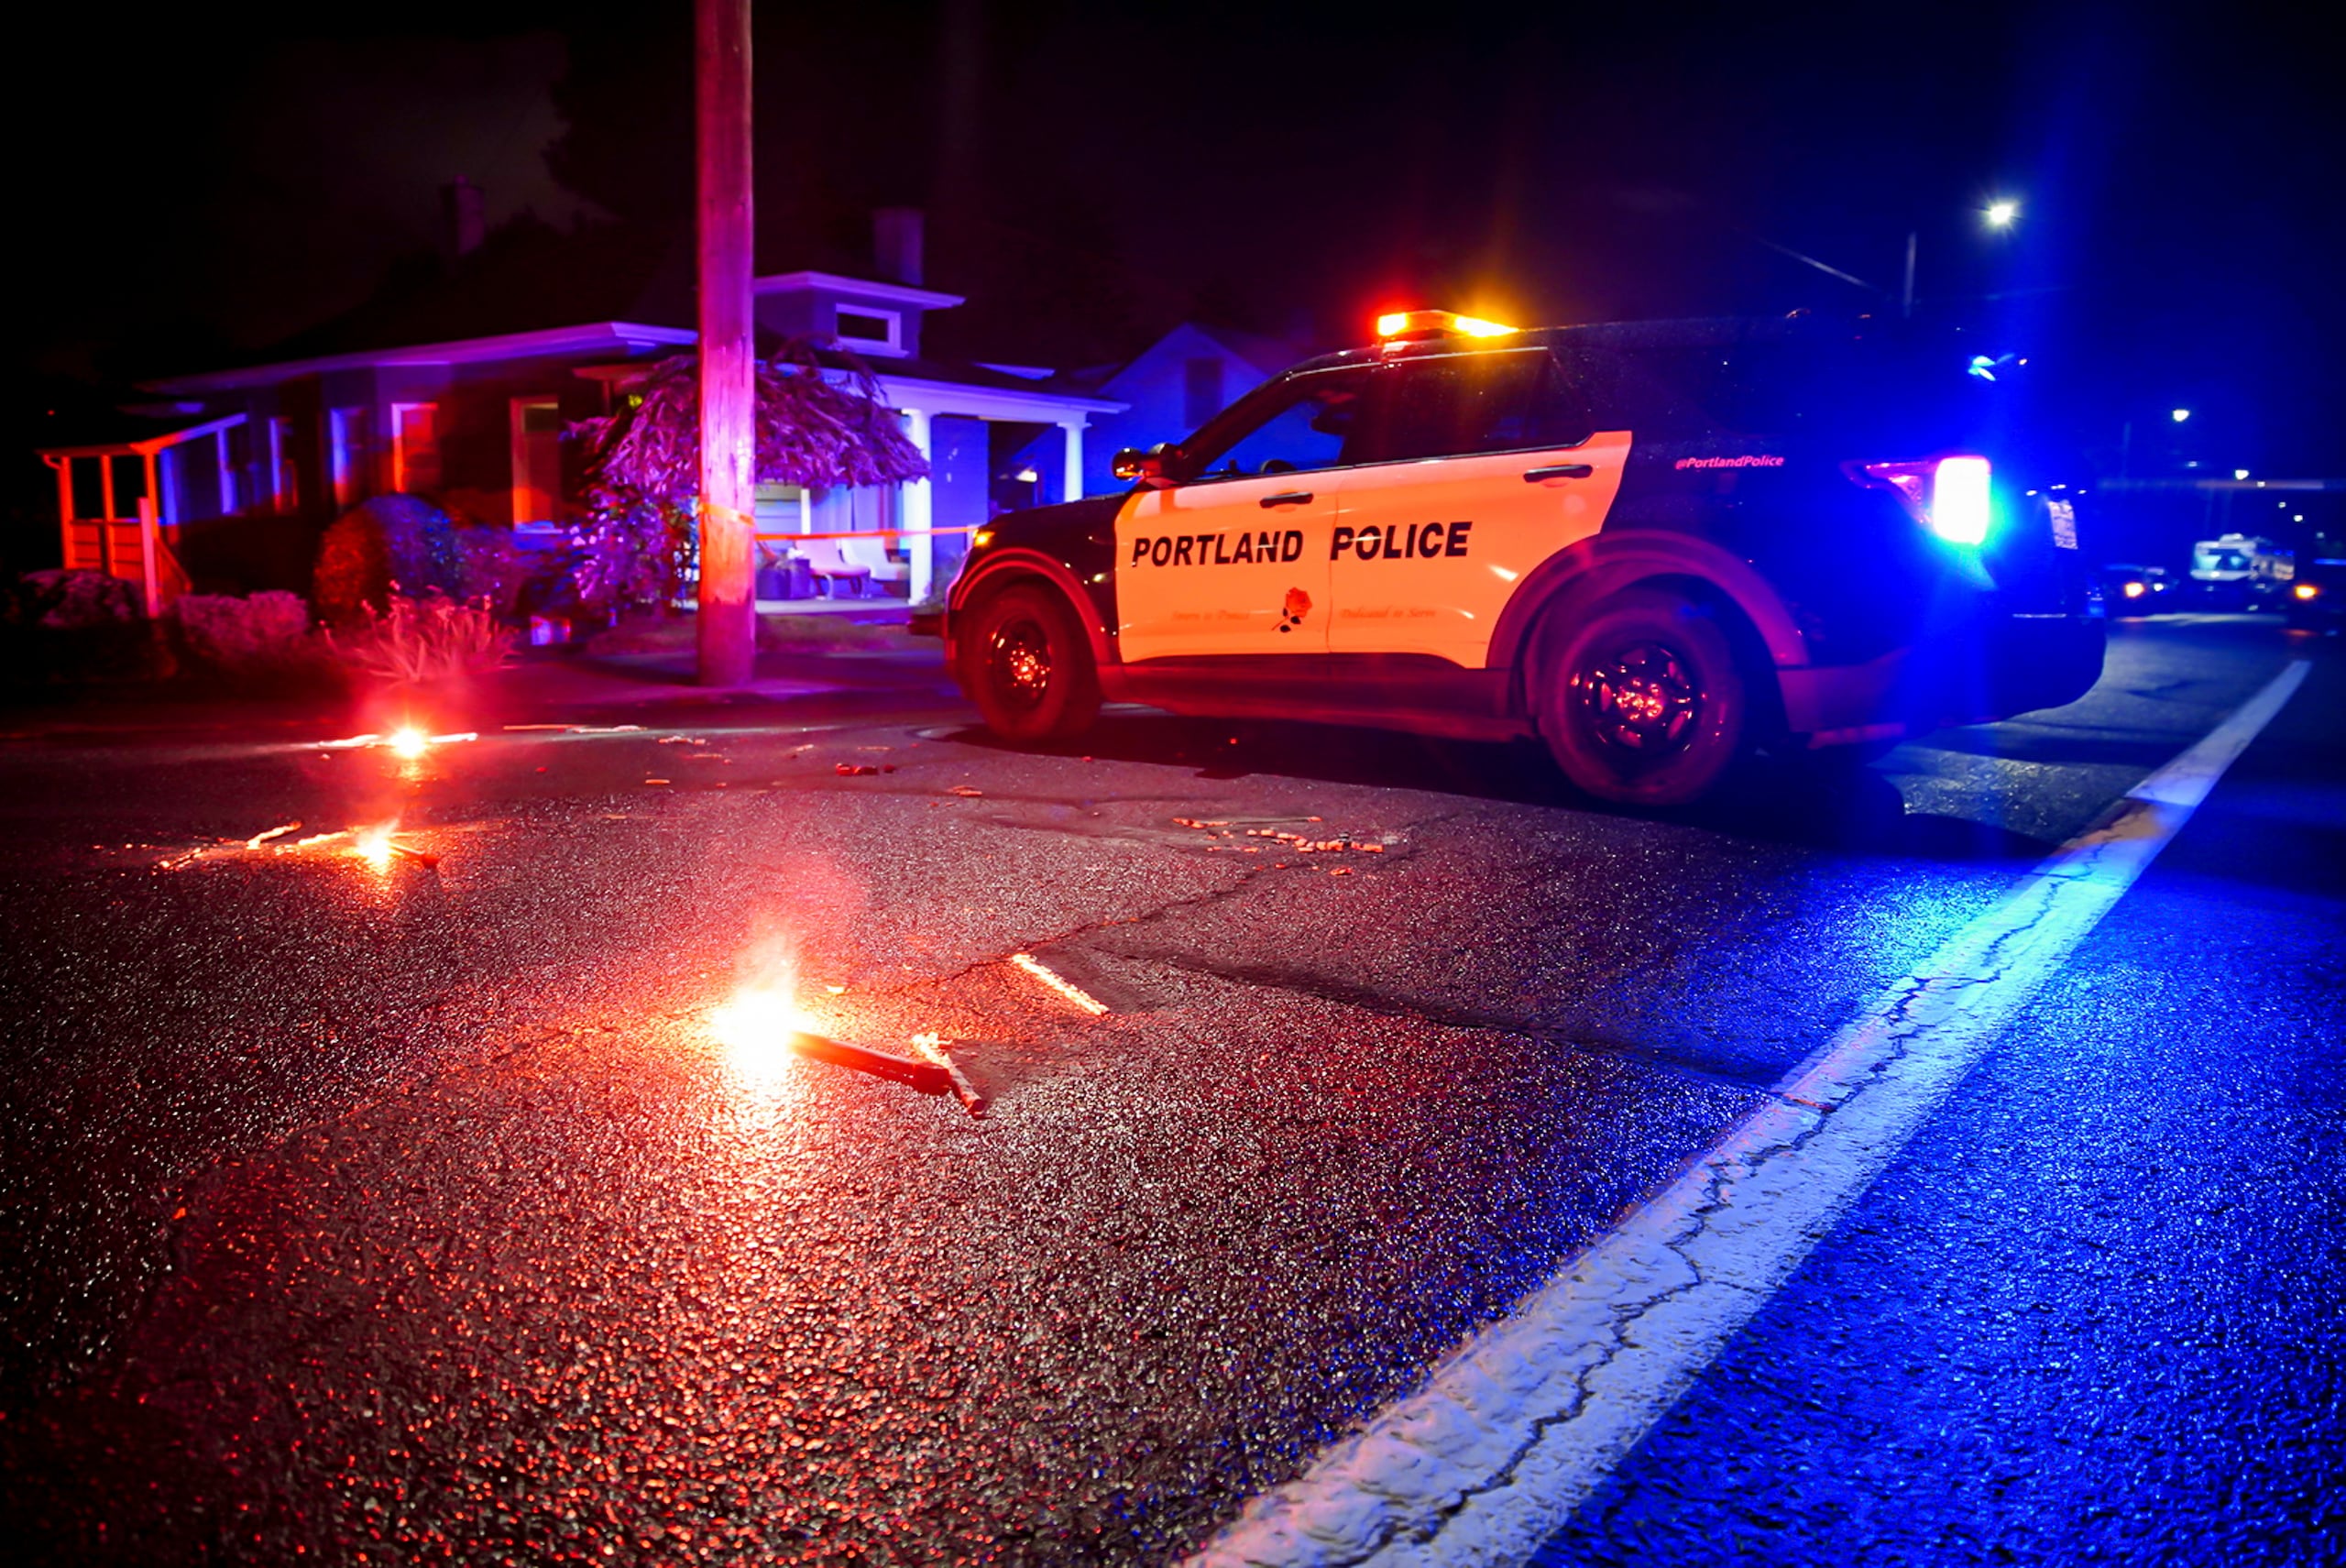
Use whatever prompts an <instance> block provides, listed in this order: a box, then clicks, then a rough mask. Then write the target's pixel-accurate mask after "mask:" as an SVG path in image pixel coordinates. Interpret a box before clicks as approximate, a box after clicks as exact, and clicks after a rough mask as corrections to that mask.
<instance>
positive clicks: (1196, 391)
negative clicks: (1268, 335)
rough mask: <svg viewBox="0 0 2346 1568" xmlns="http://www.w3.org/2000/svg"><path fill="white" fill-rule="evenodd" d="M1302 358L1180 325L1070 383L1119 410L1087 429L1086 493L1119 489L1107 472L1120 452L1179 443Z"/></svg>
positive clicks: (1244, 338)
mask: <svg viewBox="0 0 2346 1568" xmlns="http://www.w3.org/2000/svg"><path fill="white" fill-rule="evenodd" d="M1307 353H1308V351H1307V350H1304V349H1300V348H1296V347H1292V346H1288V345H1281V344H1277V343H1274V342H1271V341H1269V340H1266V339H1263V338H1257V337H1254V336H1252V335H1250V334H1242V333H1237V332H1233V331H1231V330H1229V329H1227V328H1222V327H1207V326H1200V325H1199V324H1197V323H1193V322H1184V323H1181V324H1180V325H1178V326H1176V327H1175V328H1173V330H1172V331H1170V332H1168V333H1167V334H1165V335H1164V336H1163V337H1160V338H1158V339H1157V341H1156V342H1155V343H1153V344H1151V345H1149V346H1148V347H1146V349H1143V350H1142V351H1141V352H1140V353H1139V354H1137V355H1135V356H1133V357H1132V358H1131V359H1128V360H1126V361H1125V362H1124V363H1123V364H1122V365H1117V366H1113V367H1102V368H1101V369H1096V370H1091V371H1086V372H1080V373H1079V374H1077V375H1075V376H1071V377H1069V381H1070V383H1071V384H1074V385H1077V386H1082V387H1087V388H1089V389H1091V391H1092V392H1093V393H1094V395H1096V396H1098V397H1101V398H1103V399H1107V400H1112V401H1113V402H1116V403H1119V404H1121V405H1123V406H1122V407H1121V408H1118V409H1115V410H1113V411H1106V412H1102V413H1101V414H1100V415H1098V416H1097V417H1095V418H1094V419H1093V420H1092V422H1091V431H1092V440H1091V444H1090V445H1089V447H1088V448H1087V450H1086V453H1085V457H1084V474H1083V478H1084V483H1083V493H1084V494H1086V495H1105V494H1108V493H1110V492H1111V491H1113V490H1115V489H1120V488H1123V487H1124V481H1123V480H1120V479H1118V478H1117V477H1115V474H1114V471H1113V468H1112V467H1111V464H1112V463H1113V460H1114V457H1115V455H1116V452H1117V450H1118V449H1119V448H1121V447H1126V446H1134V447H1139V448H1142V449H1144V450H1146V448H1148V447H1151V446H1154V445H1156V444H1157V443H1158V442H1161V441H1178V440H1180V439H1181V438H1182V437H1183V436H1185V435H1187V434H1189V433H1190V432H1191V431H1193V430H1195V429H1197V428H1198V427H1199V426H1200V425H1201V424H1203V423H1205V422H1206V421H1207V420H1209V419H1211V418H1212V417H1213V416H1214V415H1215V414H1217V413H1220V412H1221V411H1222V410H1223V409H1225V408H1227V407H1229V406H1230V405H1231V404H1232V403H1234V402H1236V401H1237V400H1239V399H1240V398H1241V397H1244V395H1245V394H1246V393H1248V392H1251V391H1253V390H1254V389H1255V388H1256V387H1259V386H1261V385H1262V384H1263V383H1264V382H1265V381H1267V380H1269V379H1270V378H1272V377H1273V376H1276V375H1277V374H1278V373H1279V372H1280V371H1282V370H1284V369H1286V368H1287V367H1288V366H1289V365H1292V364H1294V363H1295V362H1296V361H1298V360H1299V359H1302V358H1304V357H1306V355H1307Z"/></svg>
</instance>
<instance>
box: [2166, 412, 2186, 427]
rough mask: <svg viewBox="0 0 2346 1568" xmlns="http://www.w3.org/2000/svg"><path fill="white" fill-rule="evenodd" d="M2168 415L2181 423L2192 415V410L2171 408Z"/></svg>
mask: <svg viewBox="0 0 2346 1568" xmlns="http://www.w3.org/2000/svg"><path fill="white" fill-rule="evenodd" d="M2166 417H2167V418H2169V419H2171V420H2173V421H2175V422H2176V423H2177V424H2181V423H2182V422H2184V421H2185V420H2187V419H2189V418H2190V417H2191V411H2190V410H2189V409H2170V410H2168V411H2167V416H2166Z"/></svg>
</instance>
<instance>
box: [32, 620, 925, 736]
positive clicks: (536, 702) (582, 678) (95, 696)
mask: <svg viewBox="0 0 2346 1568" xmlns="http://www.w3.org/2000/svg"><path fill="white" fill-rule="evenodd" d="M814 602H820V603H821V604H822V605H823V606H824V609H820V610H813V611H812V612H811V613H810V612H809V609H810V606H809V604H807V603H792V604H791V608H790V609H787V610H785V611H779V612H766V613H761V614H760V615H759V617H758V654H757V660H756V663H755V666H754V671H753V674H754V678H753V679H752V680H751V682H750V683H749V684H748V685H743V686H736V687H716V686H704V685H700V684H699V682H698V680H697V678H696V676H697V666H698V663H699V653H698V649H697V646H696V641H695V624H694V622H693V620H692V619H691V618H690V617H688V616H680V617H678V618H676V619H675V620H669V621H663V622H659V623H656V624H654V625H652V626H649V627H642V628H630V629H627V630H625V631H624V632H623V633H620V634H611V633H606V634H605V635H604V636H603V637H602V638H600V639H597V640H595V641H593V642H591V643H590V644H589V645H587V646H584V647H581V646H573V647H567V648H523V649H521V650H519V651H518V652H517V653H516V655H515V659H514V662H513V663H512V664H511V665H510V666H509V667H508V668H505V669H502V670H499V671H496V672H494V673H492V674H486V675H482V676H479V677H477V678H476V679H475V680H473V681H472V682H470V683H469V684H468V685H466V687H464V688H462V689H461V690H460V691H458V692H455V693H449V694H443V695H444V697H453V698H454V700H453V701H451V702H449V703H448V705H447V706H448V707H449V709H450V710H449V711H448V712H446V713H444V714H442V715H436V716H434V717H433V719H432V722H433V723H435V724H439V725H441V726H442V727H443V728H447V729H489V728H493V727H495V726H497V725H500V724H519V723H532V722H550V721H554V720H557V719H560V720H570V721H575V722H587V721H595V720H598V719H599V720H602V721H606V722H613V723H641V724H645V725H647V726H649V725H652V724H656V723H658V722H660V721H661V720H660V718H659V717H658V716H659V715H660V713H661V712H662V711H663V710H679V717H678V720H677V721H678V722H688V721H706V720H707V719H708V718H716V717H718V716H723V717H726V718H730V719H732V720H734V721H736V722H740V721H756V720H760V719H764V718H779V717H780V716H779V715H776V714H775V713H774V712H773V710H774V709H775V708H776V707H780V706H783V705H788V706H789V707H792V708H793V709H794V710H795V711H794V713H793V714H792V717H793V718H795V717H798V716H800V715H806V716H808V717H812V716H815V715H817V714H819V715H822V716H825V717H829V716H832V715H835V714H840V713H846V714H854V715H857V716H870V717H878V716H879V715H880V714H882V713H883V712H887V711H890V710H901V711H915V710H926V709H938V710H948V709H953V708H956V707H959V705H960V702H961V698H960V696H959V691H958V689H957V688H956V687H955V686H954V684H953V681H952V677H951V676H950V675H949V674H948V673H947V672H946V669H945V660H944V645H943V644H942V643H940V642H939V641H937V639H935V638H932V637H915V636H913V635H912V634H911V633H909V632H908V631H906V630H904V622H905V619H906V616H907V613H908V611H907V608H906V606H905V605H904V601H903V600H901V599H896V600H886V599H869V600H861V601H858V600H852V599H850V600H843V601H828V600H826V601H814ZM379 700H380V696H379V694H373V693H368V692H367V691H349V692H328V691H315V690H312V691H305V692H300V693H290V692H289V693H281V694H274V695H271V694H264V693H251V694H243V693H236V692H230V691H202V690H197V689H192V688H187V687H181V686H173V685H164V684H152V683H125V684H122V685H88V686H82V687H78V688H74V687H57V688H51V689H28V690H19V691H0V740H30V739H37V738H59V737H65V736H89V737H95V736H101V735H125V734H138V735H143V736H145V737H147V738H149V739H154V738H160V737H163V736H178V737H182V738H186V737H192V736H197V735H204V736H213V735H217V734H220V733H222V732H232V733H237V734H243V735H247V736H259V735H270V736H274V735H279V734H283V733H288V732H291V733H299V734H304V735H308V734H314V733H324V734H342V733H355V732H356V731H357V730H360V729H370V728H375V727H377V721H378V719H379V718H380V717H381V716H380V712H379V710H378V706H377V705H378V702H379Z"/></svg>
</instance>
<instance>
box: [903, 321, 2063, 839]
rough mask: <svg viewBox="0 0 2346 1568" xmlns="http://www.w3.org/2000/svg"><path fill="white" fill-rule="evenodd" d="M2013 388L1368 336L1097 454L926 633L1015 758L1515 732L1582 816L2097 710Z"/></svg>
mask: <svg viewBox="0 0 2346 1568" xmlns="http://www.w3.org/2000/svg"><path fill="white" fill-rule="evenodd" d="M2011 370H2012V361H2011V360H2010V359H2009V358H2006V359H2003V360H1990V359H1989V358H1987V357H1986V356H1975V355H1971V354H1969V353H1968V349H1967V347H1966V345H1961V344H1958V343H1957V342H1955V341H1954V340H1952V339H1949V338H1941V337H1924V336H1916V335H1914V334H1909V333H1906V332H1905V331H1903V330H1902V329H1901V328H1899V327H1897V326H1883V325H1880V324H1877V323H1872V322H1870V321H1863V320H1861V321H1858V322H1843V323H1837V324H1836V323H1827V322H1825V321H1822V320H1818V319H1815V318H1812V317H1805V316H1798V317H1793V318H1788V319H1785V320H1781V321H1700V322H1664V323H1616V324H1608V325H1592V326H1573V327H1559V328H1552V329H1548V330H1539V331H1518V330H1515V329H1512V328H1507V327H1503V326H1499V325H1496V323H1488V322H1481V321H1476V320H1474V319H1471V318H1467V317H1462V316H1456V315H1453V314H1450V313H1446V312H1430V311H1429V312H1412V313H1406V314H1402V315H1396V316H1387V317H1384V318H1381V319H1380V320H1379V322H1378V336H1377V341H1376V342H1375V343H1374V344H1372V345H1369V346H1367V347H1365V348H1359V349H1353V350H1349V351H1346V352H1344V353H1341V354H1333V355H1329V356H1324V357H1322V358H1318V359H1313V360H1310V361H1309V362H1307V363H1305V364H1302V365H1299V366H1297V367H1295V368H1294V369H1292V370H1289V371H1288V372H1287V373H1286V374H1284V375H1282V376H1279V377H1277V378H1274V379H1273V380H1271V381H1268V382H1266V383H1265V384H1264V385H1263V386H1261V387H1259V388H1257V389H1255V390H1254V391H1253V392H1251V393H1249V394H1247V395H1246V396H1245V397H1244V398H1242V399H1241V400H1238V401H1237V402H1236V403H1233V405H1232V406H1231V407H1230V408H1228V409H1226V410H1224V411H1222V413H1221V414H1219V415H1217V416H1215V417H1214V418H1213V419H1212V420H1211V421H1209V422H1207V423H1206V424H1205V425H1204V426H1203V427H1202V428H1201V429H1200V430H1198V431H1197V432H1196V433H1194V434H1192V435H1190V436H1189V437H1188V438H1187V439H1186V440H1184V441H1181V442H1180V443H1178V444H1168V445H1164V446H1160V447H1157V448H1156V449H1154V450H1152V451H1149V452H1146V453H1142V452H1135V451H1129V450H1128V451H1125V452H1122V453H1119V454H1118V455H1117V458H1116V472H1117V474H1118V476H1119V477H1124V478H1130V479H1134V480H1135V481H1137V482H1136V484H1135V487H1134V488H1133V489H1132V490H1131V491H1130V492H1128V493H1126V494H1123V495H1117V496H1109V497H1101V498H1094V499H1082V500H1076V501H1070V502H1068V503H1066V504H1064V505H1058V506H1046V507H1040V508H1036V509H1035V510H1030V511H1022V512H1016V513H1012V514H1009V515H1006V516H1004V517H1002V518H1000V519H997V520H996V521H994V523H993V524H992V525H991V526H990V527H988V528H985V529H982V530H981V531H979V532H977V533H976V534H975V535H973V536H972V539H971V547H970V554H969V555H968V556H967V558H966V559H965V560H964V562H963V563H962V566H961V569H960V572H959V576H957V577H956V578H955V580H954V582H953V585H952V587H951V589H950V591H949V593H948V597H947V598H946V601H945V605H944V609H943V613H942V615H941V616H938V615H932V616H929V617H926V618H924V621H925V624H926V625H927V626H928V627H929V628H930V629H931V630H940V631H941V632H942V633H943V635H944V636H945V638H946V642H947V652H948V658H949V661H950V663H951V664H952V667H953V669H954V671H955V673H956V675H957V678H958V679H959V682H960V684H961V685H962V688H963V689H964V690H965V691H966V692H967V693H968V694H969V696H970V698H971V699H972V700H973V701H974V702H975V703H976V704H977V706H978V708H979V711H980V712H981V714H982V715H983V717H984V719H985V722H986V724H987V725H988V726H989V727H990V728H991V729H993V730H994V731H995V732H996V733H998V734H1000V735H1002V736H1003V737H1005V738H1008V739H1011V740H1025V741H1040V740H1057V739H1062V738H1065V737H1069V736H1072V735H1074V734H1076V733H1078V732H1079V731H1080V730H1081V729H1084V728H1085V727H1086V726H1087V725H1089V724H1090V723H1091V720H1092V718H1094V716H1095V715H1096V714H1097V712H1098V711H1099V707H1100V705H1101V703H1102V701H1103V700H1108V701H1126V702H1137V703H1146V704H1149V705H1152V706H1154V707H1161V708H1166V709H1169V710H1171V711H1173V712H1177V713H1187V714H1212V715H1224V716H1231V717H1286V718H1305V719H1314V720H1321V721H1325V722H1332V723H1343V724H1366V725H1376V726H1383V727H1387V728H1392V729H1406V730H1413V731H1418V732H1421V733H1426V734H1432V735H1441V736H1448V737H1457V738H1471V739H1499V738H1508V737H1526V736H1534V735H1536V736H1538V737H1539V738H1540V740H1543V741H1545V742H1546V744H1547V746H1548V747H1549V749H1550V750H1551V751H1552V752H1553V754H1554V756H1555V759H1556V761H1557V762H1558V763H1559V764H1560V765H1561V766H1562V770H1563V772H1564V773H1565V774H1566V775H1567V776H1568V777H1569V778H1570V779H1571V781H1572V782H1573V784H1576V785H1578V786H1579V787H1580V788H1581V789H1582V790H1584V791H1586V792H1587V793H1589V794H1591V795H1596V796H1598V797H1600V798H1603V799H1606V800H1611V801H1619V802H1627V803H1634V804H1640V805H1670V804H1675V803H1680V802H1684V801H1688V800H1692V799H1694V798H1695V797H1697V796H1699V795H1703V794H1704V793H1705V791H1707V790H1709V789H1711V788H1712V787H1714V786H1715V785H1716V784H1718V783H1719V782H1720V781H1721V779H1722V778H1723V777H1726V776H1727V770H1728V769H1729V767H1730V765H1731V764H1733V763H1734V762H1736V761H1737V760H1738V758H1739V757H1741V756H1743V755H1745V754H1747V753H1749V752H1753V751H1770V752H1774V753H1783V752H1787V751H1805V750H1811V749H1816V748H1825V747H1833V746H1840V745H1849V744H1861V743H1865V742H1880V741H1884V740H1891V739H1894V738H1895V737H1897V736H1899V735H1902V734H1905V733H1909V732H1919V731H1920V730H1923V729H1931V728H1935V727H1936V726H1938V725H1941V724H1945V723H1949V722H1963V721H1975V720H1982V719H1989V718H2001V717H2005V716H2008V715H2011V714H2013V713H2018V712H2022V711H2024V710H2027V709H2032V708H2039V707H2053V706H2056V705H2058V704H2061V703H2065V702H2068V701H2070V700H2072V699H2074V698H2076V697H2077V696H2080V695H2082V694H2083V693H2084V692H2085V691H2086V690H2087V689H2088V687H2089V686H2091V685H2093V683H2094V681H2095V679H2096V678H2097V677H2098V676H2099V673H2100V669H2101V656H2102V628H2101V622H2100V620H2099V616H2098V609H2099V607H2098V605H2097V604H2095V603H2094V602H2092V595H2091V584H2090V579H2089V576H2088V573H2087V572H2086V571H2085V570H2084V569H2082V567H2081V566H2080V565H2079V556H2078V552H2077V530H2076V517H2075V512H2074V510H2073V503H2072V502H2071V501H2070V500H2068V499H2065V498H2064V495H2063V494H2062V493H2060V492H2056V491H2055V489H2053V488H2051V487H2050V486H2047V485H2043V484H2041V483H2040V482H2039V481H2038V480H2037V479H2036V478H2035V477H2033V476H2032V475H2031V474H2030V473H2029V471H2028V469H2027V466H2026V460H2025V447H2026V443H2025V441H2024V440H2023V439H2022V438H2023V436H2024V435H2025V430H2024V428H2023V424H2022V422H2020V419H2019V416H2018V415H2017V414H2016V412H2015V411H2014V410H2013V408H2012V406H2011V404H2010V401H2009V399H2008V398H2007V397H2004V396H2001V394H2004V393H2007V392H2008V390H2009V388H2008V386H2007V383H2008V382H2009V381H2010V380H2011Z"/></svg>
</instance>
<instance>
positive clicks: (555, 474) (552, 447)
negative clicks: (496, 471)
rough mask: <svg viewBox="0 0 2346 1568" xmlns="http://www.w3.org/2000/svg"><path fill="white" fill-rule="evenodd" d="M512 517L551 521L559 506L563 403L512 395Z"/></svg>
mask: <svg viewBox="0 0 2346 1568" xmlns="http://www.w3.org/2000/svg"><path fill="white" fill-rule="evenodd" d="M512 430H513V521H515V522H552V521H554V518H555V517H556V516H557V515H558V514H559V513H560V511H561V510H562V405H561V404H560V403H559V402H557V401H555V400H554V399H552V398H515V399H514V400H513V402H512Z"/></svg>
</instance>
